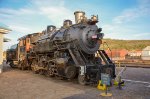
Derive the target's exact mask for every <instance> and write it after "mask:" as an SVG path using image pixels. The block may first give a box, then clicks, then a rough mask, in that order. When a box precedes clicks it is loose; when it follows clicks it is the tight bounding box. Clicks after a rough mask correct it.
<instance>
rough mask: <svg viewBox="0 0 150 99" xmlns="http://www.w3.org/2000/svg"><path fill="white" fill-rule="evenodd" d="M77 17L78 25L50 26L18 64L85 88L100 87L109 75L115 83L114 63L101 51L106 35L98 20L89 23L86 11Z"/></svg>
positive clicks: (68, 21) (80, 12) (90, 20)
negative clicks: (103, 75) (57, 27)
mask: <svg viewBox="0 0 150 99" xmlns="http://www.w3.org/2000/svg"><path fill="white" fill-rule="evenodd" d="M74 15H75V22H76V23H75V24H72V21H71V20H65V21H64V23H63V26H62V27H61V28H60V29H58V30H57V29H56V27H55V26H53V25H50V26H47V29H46V30H45V31H43V32H42V34H43V35H41V36H40V37H39V39H38V40H37V41H35V42H32V43H31V45H32V47H30V50H29V51H27V53H26V55H24V57H25V58H24V59H22V60H21V58H18V61H19V62H18V63H26V65H28V67H31V69H32V70H33V71H34V72H35V73H42V74H43V73H44V74H46V75H49V76H59V77H63V78H67V79H74V78H76V77H78V82H79V83H80V84H82V85H85V84H88V83H97V82H98V80H99V79H100V75H101V73H108V74H110V76H111V77H112V79H114V78H115V65H114V63H113V62H112V61H111V59H110V58H109V57H108V55H107V54H106V53H105V51H104V50H99V47H100V45H101V42H102V39H103V36H104V34H103V33H101V31H102V29H101V28H98V26H97V25H96V23H98V16H95V15H93V16H92V17H91V18H90V19H87V17H86V16H85V12H82V11H76V12H74ZM19 50H20V49H19ZM18 52H19V51H18ZM23 60H24V62H22V61H23ZM25 60H26V61H25ZM22 65H23V64H18V66H20V67H21V66H22Z"/></svg>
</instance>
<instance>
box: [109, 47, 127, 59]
mask: <svg viewBox="0 0 150 99" xmlns="http://www.w3.org/2000/svg"><path fill="white" fill-rule="evenodd" d="M106 53H107V54H108V56H109V57H111V58H112V59H113V60H124V59H125V56H126V55H127V53H128V51H127V50H126V49H122V50H111V51H110V50H106Z"/></svg>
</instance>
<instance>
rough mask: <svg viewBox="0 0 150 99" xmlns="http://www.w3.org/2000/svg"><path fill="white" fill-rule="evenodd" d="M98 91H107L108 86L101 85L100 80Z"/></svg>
mask: <svg viewBox="0 0 150 99" xmlns="http://www.w3.org/2000/svg"><path fill="white" fill-rule="evenodd" d="M97 89H99V90H106V85H103V84H102V83H101V80H99V83H98V85H97Z"/></svg>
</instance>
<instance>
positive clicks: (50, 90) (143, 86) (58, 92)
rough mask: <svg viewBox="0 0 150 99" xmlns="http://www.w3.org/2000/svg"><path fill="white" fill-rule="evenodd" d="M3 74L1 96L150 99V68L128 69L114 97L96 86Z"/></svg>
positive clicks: (29, 74)
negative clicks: (123, 82) (122, 83)
mask: <svg viewBox="0 0 150 99" xmlns="http://www.w3.org/2000/svg"><path fill="white" fill-rule="evenodd" d="M4 70H5V71H4V73H2V74H0V99H150V69H148V68H146V69H145V68H127V70H126V71H125V73H124V74H123V78H124V79H125V80H126V83H125V86H124V87H123V90H119V89H117V87H112V88H111V89H110V91H109V92H111V93H112V94H113V96H112V97H109V98H108V97H101V96H99V94H100V93H101V92H102V91H99V90H98V89H97V88H95V87H93V86H81V85H79V84H77V82H76V81H73V82H71V81H64V80H59V79H57V78H55V79H54V78H48V77H44V76H42V75H38V74H33V73H32V72H31V71H20V70H17V69H11V68H8V67H7V68H6V67H5V68H4Z"/></svg>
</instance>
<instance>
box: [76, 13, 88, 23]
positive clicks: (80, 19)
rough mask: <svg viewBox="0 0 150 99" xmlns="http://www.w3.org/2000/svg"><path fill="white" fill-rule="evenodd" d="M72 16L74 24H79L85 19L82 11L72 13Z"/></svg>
mask: <svg viewBox="0 0 150 99" xmlns="http://www.w3.org/2000/svg"><path fill="white" fill-rule="evenodd" d="M74 15H75V22H76V24H78V23H80V22H81V21H82V20H84V18H85V12H83V11H76V12H74Z"/></svg>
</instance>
